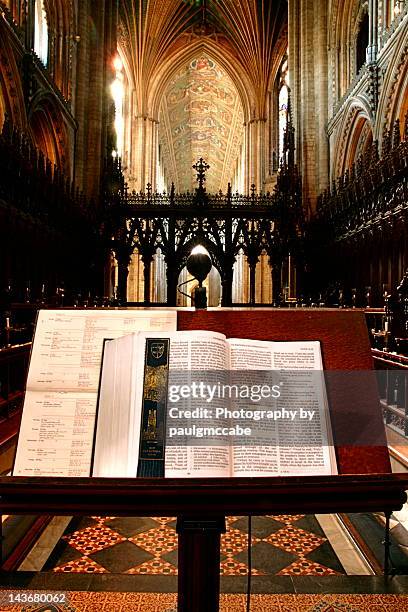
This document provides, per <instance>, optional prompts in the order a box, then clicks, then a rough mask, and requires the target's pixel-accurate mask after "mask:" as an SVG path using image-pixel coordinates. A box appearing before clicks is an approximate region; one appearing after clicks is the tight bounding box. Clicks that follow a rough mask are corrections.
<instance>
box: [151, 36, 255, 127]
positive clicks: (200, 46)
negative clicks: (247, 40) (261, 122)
mask: <svg viewBox="0 0 408 612" xmlns="http://www.w3.org/2000/svg"><path fill="white" fill-rule="evenodd" d="M200 53H206V54H208V55H209V56H210V57H211V58H213V59H214V60H215V61H216V62H217V63H218V64H219V65H220V67H221V68H222V69H223V70H224V71H225V72H226V73H227V74H228V75H229V77H230V78H231V80H232V81H233V83H234V85H235V87H236V88H237V90H238V94H239V97H240V100H241V104H242V108H243V111H244V122H245V123H246V122H247V121H249V119H250V118H251V109H253V108H254V106H255V100H254V97H253V96H251V93H250V92H251V91H252V84H251V82H250V81H249V79H248V78H247V77H246V75H245V73H244V70H243V68H242V70H238V69H237V66H238V65H239V64H238V62H237V58H236V57H235V56H233V55H232V54H231V53H230V52H229V50H227V49H226V48H224V47H221V46H220V45H217V44H214V43H213V44H209V42H208V41H205V40H204V41H203V40H201V39H198V38H197V39H194V40H193V41H192V42H190V44H188V45H186V46H184V47H183V48H182V49H179V48H176V49H175V50H173V51H172V52H171V53H169V55H168V56H167V58H166V61H165V62H163V64H162V65H161V66H160V69H159V70H157V71H156V73H155V75H154V77H153V78H152V82H151V83H150V88H149V95H148V100H147V108H148V109H149V114H150V116H151V117H153V118H154V119H156V120H158V117H159V111H160V103H161V100H162V96H163V94H164V91H165V89H166V87H167V85H168V83H169V82H170V80H171V78H172V76H173V75H174V74H175V73H176V72H177V70H179V69H181V68H182V67H183V65H184V64H186V63H188V62H190V61H192V60H193V59H194V58H195V57H196V56H197V55H198V54H200Z"/></svg>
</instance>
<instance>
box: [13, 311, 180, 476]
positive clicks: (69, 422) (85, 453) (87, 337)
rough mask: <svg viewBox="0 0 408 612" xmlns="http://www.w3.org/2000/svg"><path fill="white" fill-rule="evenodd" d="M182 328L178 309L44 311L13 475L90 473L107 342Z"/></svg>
mask: <svg viewBox="0 0 408 612" xmlns="http://www.w3.org/2000/svg"><path fill="white" fill-rule="evenodd" d="M176 326H177V313H176V311H159V310H157V311H156V310H55V311H54V310H43V311H40V312H39V315H38V321H37V328H36V332H35V337H34V343H33V348H32V353H31V362H30V369H29V374H28V381H27V393H26V398H25V401H24V408H23V415H22V421H21V427H20V433H19V438H18V444H17V452H16V458H15V464H14V470H13V474H14V475H15V476H30V475H34V472H33V469H34V466H35V475H38V476H47V475H53V476H89V475H90V466H91V456H92V442H93V435H94V428H95V415H96V404H97V391H98V384H99V376H100V367H101V358H102V351H103V344H104V340H105V339H107V338H118V337H121V336H124V335H125V334H129V333H131V332H134V331H139V330H166V331H172V330H175V329H176ZM46 447H47V448H46ZM51 461H52V465H51V463H50V462H51Z"/></svg>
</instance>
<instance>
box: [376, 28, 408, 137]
mask: <svg viewBox="0 0 408 612" xmlns="http://www.w3.org/2000/svg"><path fill="white" fill-rule="evenodd" d="M407 37H408V24H407V23H406V24H405V26H404V29H403V30H402V31H401V32H400V35H399V37H398V41H397V43H396V48H395V50H394V53H393V54H392V58H391V61H390V63H389V65H388V66H387V70H386V72H385V74H384V77H383V83H382V88H381V93H380V100H379V104H378V115H377V116H378V120H377V126H376V128H377V129H376V138H377V139H378V140H379V141H381V139H382V137H383V135H384V131H385V130H387V129H390V128H391V126H392V125H393V123H394V121H395V120H396V119H400V121H401V125H403V123H404V119H405V115H406V113H407V112H408V43H407Z"/></svg>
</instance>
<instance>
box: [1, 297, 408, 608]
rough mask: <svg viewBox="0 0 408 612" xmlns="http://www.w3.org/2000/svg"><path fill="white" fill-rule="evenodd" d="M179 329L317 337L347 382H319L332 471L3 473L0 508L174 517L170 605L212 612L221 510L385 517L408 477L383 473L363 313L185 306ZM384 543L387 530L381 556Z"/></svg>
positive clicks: (381, 433)
mask: <svg viewBox="0 0 408 612" xmlns="http://www.w3.org/2000/svg"><path fill="white" fill-rule="evenodd" d="M178 329H180V330H192V329H206V330H212V331H218V332H222V333H224V334H225V335H226V336H227V337H235V338H240V337H241V338H251V339H258V340H286V341H289V340H320V342H321V346H322V354H323V362H324V367H325V370H326V371H329V372H331V371H341V372H343V373H344V372H346V374H345V375H346V376H347V375H349V379H346V380H347V384H344V374H342V376H341V377H340V379H339V380H338V379H337V378H336V377H334V379H331V378H330V377H329V379H328V381H327V391H328V397H329V404H330V411H331V419H332V429H333V436H334V442H335V446H336V455H337V464H338V472H339V474H338V475H336V476H307V477H276V478H229V479H228V478H220V479H219V478H209V479H159V478H157V479H142V478H137V479H136V478H134V479H103V478H79V479H75V478H23V477H3V478H0V514H12V513H14V514H53V515H87V514H90V515H111V516H121V515H122V516H154V515H156V516H166V515H167V516H177V517H178V523H177V531H178V534H179V577H178V594H179V597H178V610H179V612H192V611H194V612H215V611H217V610H218V605H219V604H218V602H219V586H220V577H219V563H220V537H221V533H222V532H223V531H224V529H225V516H228V515H262V514H307V513H336V512H338V513H342V512H374V511H377V512H384V513H385V515H386V517H387V518H388V520H389V517H390V515H391V513H392V511H393V510H398V509H400V508H401V507H402V505H403V503H404V501H405V500H406V494H405V489H407V488H408V474H392V473H391V466H390V461H389V457H388V449H387V445H386V438H385V430H384V424H383V421H382V415H381V409H380V403H379V396H378V391H377V388H376V382H375V378H374V376H373V375H372V370H373V363H372V358H371V350H370V343H369V339H368V332H367V327H366V323H365V316H364V313H363V312H362V311H358V310H321V309H319V310H310V309H289V310H283V309H231V310H229V309H214V310H208V311H196V312H195V311H190V310H189V311H180V312H179V313H178ZM347 373H348V374H347ZM357 373H361V376H360V374H359V375H358V376H356V374H357ZM361 380H363V383H364V384H363V385H362V383H361ZM361 431H370V432H371V433H372V434H373V436H372V439H373V440H374V442H373V444H371V445H370V444H367V438H365V440H364V441H363V442H362V443H361V445H359V444H357V443H353V444H349V443H347V440H349V439H354V440H357V441H358V440H359V438H358V435H359V433H360V432H361ZM346 433H347V436H348V437H347V436H346ZM368 439H369V438H368ZM388 547H389V540H388V536H387V535H386V537H385V550H386V552H387V550H388ZM385 558H386V559H387V558H388V555H387V554H386V555H385ZM385 572H387V561H386V564H385Z"/></svg>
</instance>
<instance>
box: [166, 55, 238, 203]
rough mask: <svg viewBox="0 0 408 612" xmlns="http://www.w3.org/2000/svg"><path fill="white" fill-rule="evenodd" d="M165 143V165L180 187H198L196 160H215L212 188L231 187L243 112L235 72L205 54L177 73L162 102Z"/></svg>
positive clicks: (210, 179)
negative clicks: (220, 65)
mask: <svg viewBox="0 0 408 612" xmlns="http://www.w3.org/2000/svg"><path fill="white" fill-rule="evenodd" d="M159 120H160V144H161V151H162V156H163V161H164V166H165V168H166V169H172V170H171V174H172V179H173V180H174V183H175V185H176V189H177V190H178V191H180V192H184V191H191V190H192V189H193V188H194V187H195V186H196V184H195V173H194V171H193V170H192V167H191V166H192V164H193V163H195V161H197V160H198V159H199V158H200V157H203V158H204V159H205V160H206V162H207V163H208V164H209V165H210V171H209V172H208V175H207V184H206V187H207V190H208V191H210V192H213V193H214V192H216V191H219V190H220V189H221V190H223V191H226V189H227V184H228V182H229V181H230V180H231V176H232V173H233V171H234V167H235V163H236V160H237V159H238V156H239V149H240V145H241V143H242V137H243V121H244V114H243V109H242V104H241V100H240V98H239V95H238V91H237V89H236V87H235V85H234V83H233V82H232V80H231V79H230V77H229V76H228V75H227V74H226V73H225V72H224V71H223V70H221V69H220V67H219V66H218V65H217V63H216V62H215V61H214V60H212V59H211V58H210V57H208V56H207V55H203V54H201V55H200V56H198V57H197V58H196V59H193V60H192V61H190V62H189V63H188V64H187V65H186V66H185V67H183V68H182V69H181V70H179V71H178V72H176V74H175V75H174V77H173V78H172V79H171V80H170V82H169V84H168V86H167V88H166V90H165V94H164V96H163V101H162V105H161V113H160V117H159Z"/></svg>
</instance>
